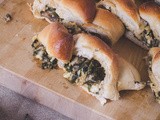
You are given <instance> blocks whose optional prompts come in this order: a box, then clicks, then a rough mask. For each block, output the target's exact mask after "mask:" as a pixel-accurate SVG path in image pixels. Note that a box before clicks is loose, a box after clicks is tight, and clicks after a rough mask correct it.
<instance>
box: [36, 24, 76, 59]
mask: <svg viewBox="0 0 160 120" xmlns="http://www.w3.org/2000/svg"><path fill="white" fill-rule="evenodd" d="M38 40H39V41H40V42H41V43H42V44H43V45H44V46H45V47H46V50H47V52H48V54H49V55H50V56H54V57H56V58H57V59H59V60H61V61H63V62H68V61H69V60H70V59H71V57H72V50H73V46H74V41H73V37H72V35H70V34H69V33H68V31H67V29H66V28H65V27H64V26H63V25H61V24H60V23H57V22H55V23H52V24H50V25H48V26H46V27H45V28H44V29H43V30H42V31H41V32H40V33H39V35H38Z"/></svg>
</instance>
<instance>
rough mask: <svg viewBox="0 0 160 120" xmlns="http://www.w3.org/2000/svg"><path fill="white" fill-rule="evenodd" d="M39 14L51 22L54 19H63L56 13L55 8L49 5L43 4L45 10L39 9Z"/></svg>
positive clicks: (59, 20)
mask: <svg viewBox="0 0 160 120" xmlns="http://www.w3.org/2000/svg"><path fill="white" fill-rule="evenodd" d="M40 14H41V16H42V17H45V18H48V19H49V20H50V21H52V22H55V21H58V22H61V21H62V20H63V19H61V18H60V17H59V16H58V14H57V13H56V9H55V8H52V7H49V6H48V5H46V6H45V10H44V11H41V12H40Z"/></svg>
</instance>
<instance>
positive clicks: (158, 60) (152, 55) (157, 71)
mask: <svg viewBox="0 0 160 120" xmlns="http://www.w3.org/2000/svg"><path fill="white" fill-rule="evenodd" d="M148 62H149V68H148V72H149V77H150V80H151V83H150V87H151V89H152V91H153V92H154V95H155V98H156V100H157V101H158V103H160V48H158V47H155V48H152V49H150V51H149V59H148Z"/></svg>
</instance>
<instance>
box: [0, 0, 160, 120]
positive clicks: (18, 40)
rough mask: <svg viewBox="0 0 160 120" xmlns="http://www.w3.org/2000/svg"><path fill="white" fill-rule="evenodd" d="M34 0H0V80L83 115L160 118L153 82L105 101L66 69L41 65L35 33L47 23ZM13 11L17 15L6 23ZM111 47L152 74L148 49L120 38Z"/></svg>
mask: <svg viewBox="0 0 160 120" xmlns="http://www.w3.org/2000/svg"><path fill="white" fill-rule="evenodd" d="M32 2H33V1H32V0H4V1H3V0H0V3H1V4H0V84H2V85H3V86H5V87H8V88H10V89H12V90H14V91H16V92H17V93H20V94H22V95H24V96H26V97H29V98H31V99H34V100H36V101H37V102H39V103H41V104H44V105H46V106H48V107H50V108H52V109H55V110H57V111H58V112H60V113H62V114H64V115H66V116H68V117H70V118H73V119H83V120H88V119H92V120H97V119H99V120H104V119H117V120H159V119H160V105H159V104H158V103H156V101H155V99H154V95H153V93H152V92H151V90H150V88H149V87H146V88H145V89H143V90H141V91H122V92H121V93H120V94H121V98H120V100H118V101H110V102H108V103H107V104H106V105H105V106H101V105H100V103H99V101H98V100H96V98H94V97H92V96H90V95H88V94H86V93H85V92H84V91H82V90H81V89H80V88H79V87H77V86H75V85H71V84H70V83H69V82H67V81H66V80H65V79H64V78H63V77H62V74H63V71H62V70H60V69H58V70H52V71H49V70H42V69H40V68H39V67H37V65H36V63H35V62H34V61H33V57H32V48H31V43H32V40H31V39H32V37H33V36H34V35H35V34H37V33H38V32H39V31H41V30H42V28H44V26H46V25H47V24H48V23H47V22H45V21H44V20H38V19H35V18H34V17H33V16H32V14H31V12H30V11H29V7H28V6H27V3H32ZM7 13H10V14H11V15H12V17H13V20H12V21H11V22H9V23H5V22H4V20H3V17H4V16H5V15H6V14H7ZM113 50H114V51H115V52H116V53H117V54H119V55H121V56H122V57H124V58H125V59H126V60H127V61H129V62H130V63H132V64H133V65H134V66H135V67H136V68H137V69H138V71H139V72H140V74H141V77H142V80H143V81H147V80H148V74H147V68H146V65H145V62H144V60H143V57H145V56H146V55H147V51H145V50H143V49H141V48H140V47H138V46H136V45H135V44H133V43H132V42H131V41H129V40H127V39H126V38H122V39H121V40H119V42H118V43H117V44H116V45H114V46H113Z"/></svg>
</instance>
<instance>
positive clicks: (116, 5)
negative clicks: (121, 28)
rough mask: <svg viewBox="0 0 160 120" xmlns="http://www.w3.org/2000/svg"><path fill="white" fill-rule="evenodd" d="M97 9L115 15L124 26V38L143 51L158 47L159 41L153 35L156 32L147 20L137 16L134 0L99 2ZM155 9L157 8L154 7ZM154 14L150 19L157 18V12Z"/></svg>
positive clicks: (101, 0) (102, 0) (104, 0)
mask: <svg viewBox="0 0 160 120" xmlns="http://www.w3.org/2000/svg"><path fill="white" fill-rule="evenodd" d="M142 6H144V5H142ZM142 6H141V7H142ZM97 7H100V8H104V9H107V10H109V11H110V12H112V13H114V14H116V15H117V16H118V17H119V18H120V19H121V20H122V21H123V23H124V24H125V26H126V29H127V30H126V34H125V35H126V37H128V38H129V39H130V40H131V41H133V42H134V43H136V44H137V45H139V46H141V47H142V48H145V49H149V48H151V47H158V46H160V39H159V38H158V37H157V36H156V35H155V33H156V32H157V31H155V29H153V27H151V26H150V23H148V21H147V20H144V19H142V18H143V17H142V16H140V15H139V11H138V7H137V5H136V3H135V2H134V0H100V1H99V2H98V3H97ZM141 7H140V12H141ZM154 7H156V5H155V6H154ZM154 7H152V9H153V10H152V11H154ZM155 9H159V8H157V7H156V8H155ZM159 11H160V10H159ZM146 12H147V11H146ZM146 14H148V13H146ZM155 14H156V15H155V16H151V17H150V19H156V16H159V13H158V12H156V13H155ZM148 16H149V15H148ZM141 17H142V18H141ZM158 31H159V30H158Z"/></svg>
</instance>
